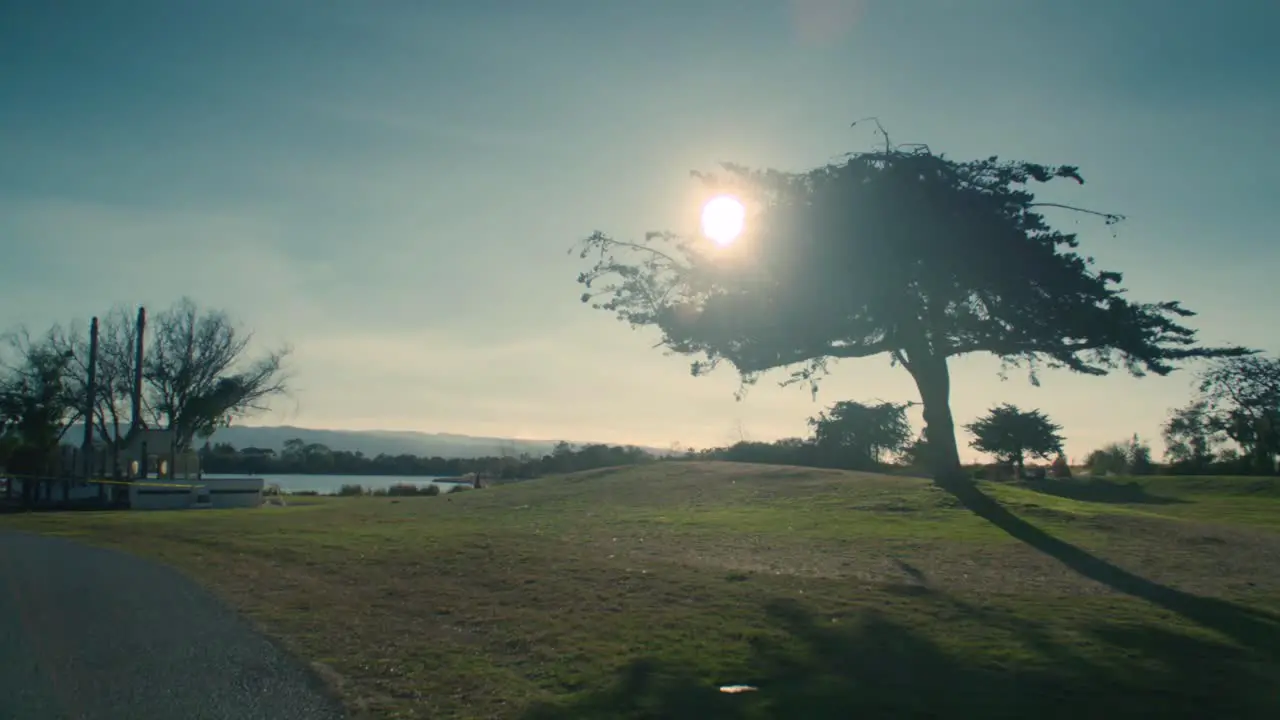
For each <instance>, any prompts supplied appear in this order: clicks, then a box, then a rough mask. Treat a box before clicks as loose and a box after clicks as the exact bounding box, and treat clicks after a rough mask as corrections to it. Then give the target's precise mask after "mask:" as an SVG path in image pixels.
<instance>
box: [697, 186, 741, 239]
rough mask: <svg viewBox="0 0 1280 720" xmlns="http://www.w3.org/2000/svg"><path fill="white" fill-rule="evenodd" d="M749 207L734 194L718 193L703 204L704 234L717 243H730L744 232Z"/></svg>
mask: <svg viewBox="0 0 1280 720" xmlns="http://www.w3.org/2000/svg"><path fill="white" fill-rule="evenodd" d="M746 218H747V209H746V208H745V207H743V205H742V202H741V201H740V200H738V198H736V197H733V196H732V195H717V196H716V197H713V198H711V199H710V200H708V201H707V204H706V205H703V206H702V234H703V235H706V236H707V237H709V238H711V239H712V240H713V241H715V243H716V244H717V245H728V244H729V243H731V242H733V241H734V240H736V239H737V238H738V236H739V235H741V234H742V226H743V223H744V222H745V221H746Z"/></svg>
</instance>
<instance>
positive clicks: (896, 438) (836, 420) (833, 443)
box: [809, 400, 911, 468]
mask: <svg viewBox="0 0 1280 720" xmlns="http://www.w3.org/2000/svg"><path fill="white" fill-rule="evenodd" d="M809 427H810V428H812V429H813V444H814V446H815V448H816V449H817V451H818V452H820V453H824V454H829V455H833V456H845V457H847V459H848V461H849V463H850V464H852V465H853V466H855V467H865V468H871V467H874V466H876V465H877V464H879V463H880V460H881V458H882V457H883V456H884V455H885V454H886V453H892V454H896V453H899V452H902V450H903V449H905V448H906V446H907V444H908V443H909V442H910V441H911V424H910V423H908V422H907V415H906V406H905V405H902V404H898V403H889V402H882V403H876V404H874V405H866V404H863V403H860V402H854V401H851V400H842V401H840V402H837V403H835V404H834V405H832V406H831V408H830V409H829V410H826V411H824V412H821V413H819V414H818V416H817V417H813V418H810V419H809Z"/></svg>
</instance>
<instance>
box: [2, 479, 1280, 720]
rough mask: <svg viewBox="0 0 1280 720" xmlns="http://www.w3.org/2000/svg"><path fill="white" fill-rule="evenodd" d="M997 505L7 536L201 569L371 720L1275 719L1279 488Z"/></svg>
mask: <svg viewBox="0 0 1280 720" xmlns="http://www.w3.org/2000/svg"><path fill="white" fill-rule="evenodd" d="M983 489H984V490H985V491H986V492H987V494H988V495H989V496H990V497H992V498H995V499H996V500H997V501H998V502H991V501H988V500H986V499H985V498H984V497H978V498H977V499H975V498H973V497H962V498H957V497H955V496H953V495H952V494H950V493H948V492H945V491H943V490H940V489H938V488H936V487H934V486H932V485H931V484H930V483H928V482H926V481H923V480H916V479H911V478H901V477H886V476H878V475H869V474H859V473H847V472H838V471H823V470H813V469H802V468H782V467H768V466H758V465H738V464H731V463H675V462H672V463H662V464H657V465H651V466H646V467H640V468H629V469H616V470H602V471H594V472H588V473H580V474H576V475H571V476H566V477H559V478H548V479H544V480H538V481H533V482H528V483H522V484H517V485H510V486H503V487H497V488H491V489H487V490H483V491H478V492H469V493H462V494H458V495H451V496H445V497H437V498H404V499H400V500H394V499H386V498H355V499H333V500H322V501H319V502H315V503H312V504H306V505H302V504H299V505H295V506H291V507H288V508H262V509H260V510H255V511H235V510H231V511H205V512H185V513H184V512H176V513H160V512H155V513H115V514H105V513H103V514H98V513H75V514H63V515H29V516H23V517H14V518H7V519H4V520H2V521H0V522H3V523H4V524H5V525H6V526H14V527H19V528H25V529H30V530H36V531H41V532H50V533H60V534H66V535H74V536H79V537H82V538H84V539H85V540H87V541H90V542H98V543H105V544H111V545H116V546H120V547H124V548H127V549H129V550H133V551H136V552H139V553H141V554H145V555H149V556H153V557H158V558H160V559H161V560H164V561H166V562H170V563H172V564H174V565H177V566H179V567H181V568H183V569H185V570H186V571H188V572H189V573H191V574H192V575H194V576H195V577H197V578H198V579H200V580H201V581H203V582H205V583H206V584H208V585H210V586H212V587H213V588H215V589H216V590H217V591H219V592H220V593H221V594H222V595H223V596H224V597H226V598H227V599H228V601H230V602H231V603H233V604H235V605H236V606H237V607H239V608H240V609H242V610H243V611H244V612H245V613H247V614H248V615H249V616H250V617H252V618H253V619H255V620H256V621H257V622H258V623H260V624H261V625H262V626H263V627H264V628H265V629H266V630H267V631H268V632H270V633H272V634H274V635H275V636H277V637H279V638H281V639H282V640H283V641H284V642H285V643H286V644H287V645H288V646H289V647H291V648H292V649H294V650H295V651H296V652H298V653H300V654H301V655H303V656H305V657H308V658H311V659H312V660H314V661H315V663H316V667H317V668H318V669H319V670H320V671H321V673H322V674H323V675H324V676H326V677H327V678H328V680H329V681H330V682H331V683H332V684H333V685H334V687H335V689H336V690H337V691H338V692H339V693H340V694H341V696H342V697H343V698H344V699H345V701H346V702H347V704H348V706H349V707H350V708H351V710H352V713H353V715H354V716H356V717H361V716H368V717H406V718H408V717H413V718H428V717H430V718H450V717H468V718H489V717H494V718H527V719H534V718H552V717H557V718H611V717H630V718H698V719H699V720H707V719H709V718H720V717H724V718H766V717H777V718H801V717H803V718H841V719H845V718H850V717H881V716H883V717H975V718H977V717H981V718H990V717H1004V716H1008V717H1025V716H1037V717H1041V718H1044V717H1068V716H1087V717H1119V716H1121V714H1123V715H1124V716H1160V717H1188V718H1192V717H1194V718H1203V717H1217V718H1226V717H1280V669H1278V667H1280V666H1278V664H1277V660H1278V659H1280V534H1278V532H1277V531H1280V483H1277V482H1276V481H1275V480H1257V479H1246V478H1183V479H1178V478H1148V479H1144V480H1142V481H1140V482H1139V481H1135V482H1133V483H1126V482H1092V483H1090V482H1083V481H1075V482H1071V483H1069V484H1062V483H1058V484H1052V483H1045V484H1042V485H1035V486H1019V487H1012V486H991V485H985V486H983ZM984 503H986V504H984ZM970 508H975V509H977V510H978V513H975V512H974V511H973V510H971V509H970ZM737 683H746V684H752V685H756V686H758V687H759V691H758V692H751V693H744V694H737V695H730V694H725V693H721V692H718V691H717V689H716V688H717V687H718V686H719V685H722V684H737Z"/></svg>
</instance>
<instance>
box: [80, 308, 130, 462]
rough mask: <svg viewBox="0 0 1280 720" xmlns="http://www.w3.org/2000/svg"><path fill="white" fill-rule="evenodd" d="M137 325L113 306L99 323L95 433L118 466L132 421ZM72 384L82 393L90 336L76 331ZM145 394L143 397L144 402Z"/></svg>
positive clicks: (85, 390) (126, 310)
mask: <svg viewBox="0 0 1280 720" xmlns="http://www.w3.org/2000/svg"><path fill="white" fill-rule="evenodd" d="M137 344H138V327H137V324H136V323H135V321H134V318H133V315H132V313H130V311H129V310H128V309H126V308H125V307H123V306H119V305H118V306H116V307H114V308H112V309H111V311H110V312H108V313H107V314H106V316H105V317H103V318H102V319H101V320H100V321H99V323H98V362H97V367H96V376H97V382H96V383H95V387H94V398H93V418H92V422H93V427H94V433H95V434H96V435H97V436H98V438H99V439H101V441H102V442H103V443H104V444H105V445H106V446H107V448H108V449H109V450H110V452H111V458H112V468H113V469H115V468H117V467H118V466H119V461H120V451H121V450H122V449H123V447H124V439H125V436H126V435H127V433H128V432H129V428H130V427H132V425H133V413H132V409H131V399H132V397H133V384H134V373H135V368H136V366H137V356H136V348H137ZM72 352H73V365H74V368H75V387H76V390H77V392H78V393H79V394H80V396H81V397H83V396H84V395H85V394H86V393H87V392H88V388H87V387H85V378H86V377H87V375H88V367H89V337H88V334H87V333H78V334H77V335H76V339H75V340H74V341H73V342H72ZM145 399H146V398H145V397H144V398H143V400H144V402H145Z"/></svg>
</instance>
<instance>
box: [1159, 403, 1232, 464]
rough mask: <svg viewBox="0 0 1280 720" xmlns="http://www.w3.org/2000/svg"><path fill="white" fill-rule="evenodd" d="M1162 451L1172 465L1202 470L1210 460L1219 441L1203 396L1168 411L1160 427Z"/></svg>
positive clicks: (1219, 438)
mask: <svg viewBox="0 0 1280 720" xmlns="http://www.w3.org/2000/svg"><path fill="white" fill-rule="evenodd" d="M1161 435H1163V437H1164V444H1165V455H1166V457H1167V458H1168V460H1169V461H1170V462H1172V463H1174V464H1175V465H1179V466H1182V467H1185V468H1187V469H1190V470H1196V471H1203V470H1205V469H1207V468H1208V467H1209V466H1210V465H1211V464H1212V463H1213V460H1214V447H1215V446H1216V445H1217V444H1218V443H1219V442H1221V437H1220V435H1221V433H1220V431H1219V430H1218V429H1217V427H1215V422H1214V417H1213V412H1212V410H1211V408H1210V407H1209V404H1208V403H1207V402H1206V401H1204V400H1195V401H1193V402H1192V403H1191V404H1190V405H1187V406H1186V407H1184V408H1178V409H1176V410H1174V411H1173V412H1172V413H1170V415H1169V419H1168V420H1166V421H1165V424H1164V426H1163V427H1162V428H1161Z"/></svg>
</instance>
